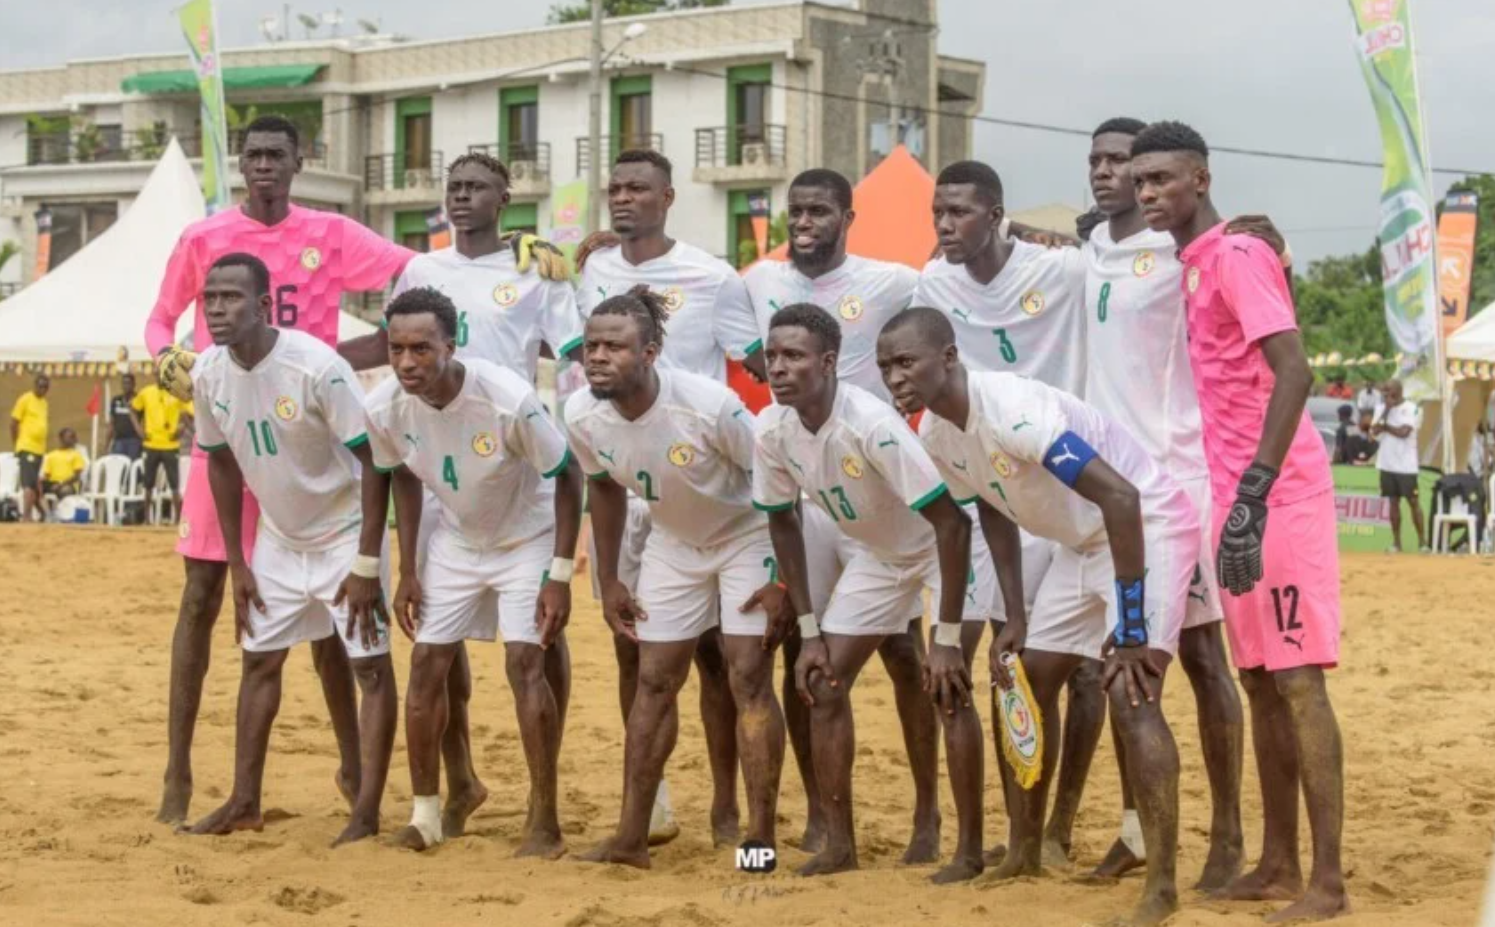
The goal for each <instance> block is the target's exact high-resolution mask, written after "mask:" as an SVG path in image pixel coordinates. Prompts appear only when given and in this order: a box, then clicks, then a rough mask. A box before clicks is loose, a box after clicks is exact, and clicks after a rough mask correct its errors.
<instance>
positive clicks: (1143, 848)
mask: <svg viewBox="0 0 1495 927" xmlns="http://www.w3.org/2000/svg"><path fill="white" fill-rule="evenodd" d="M1121 842H1122V843H1124V844H1126V848H1127V849H1128V850H1131V851H1132V855H1133V856H1135V857H1137V859H1139V860H1143V859H1147V842H1146V841H1145V840H1143V839H1142V819H1141V818H1139V817H1137V812H1135V811H1123V812H1121Z"/></svg>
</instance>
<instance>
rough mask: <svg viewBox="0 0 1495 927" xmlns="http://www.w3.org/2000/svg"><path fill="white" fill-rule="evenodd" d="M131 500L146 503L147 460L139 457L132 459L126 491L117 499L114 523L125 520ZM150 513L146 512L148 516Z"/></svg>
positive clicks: (119, 523) (120, 522) (118, 523)
mask: <svg viewBox="0 0 1495 927" xmlns="http://www.w3.org/2000/svg"><path fill="white" fill-rule="evenodd" d="M130 502H139V503H141V504H142V505H144V503H145V460H144V458H141V457H137V458H135V459H134V460H132V461H130V472H129V474H128V475H127V476H126V479H125V491H124V492H123V493H121V494H120V496H119V498H118V499H117V500H116V501H115V503H114V505H115V512H114V522H113V524H116V525H122V524H124V522H125V505H126V504H127V503H130ZM149 514H150V513H148V512H147V513H146V515H147V517H148V516H149Z"/></svg>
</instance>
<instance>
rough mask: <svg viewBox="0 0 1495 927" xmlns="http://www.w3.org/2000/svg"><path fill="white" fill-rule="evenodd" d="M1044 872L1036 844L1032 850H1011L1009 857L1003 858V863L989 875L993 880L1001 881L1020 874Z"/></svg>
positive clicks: (1034, 874) (1040, 873)
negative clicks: (1025, 851)
mask: <svg viewBox="0 0 1495 927" xmlns="http://www.w3.org/2000/svg"><path fill="white" fill-rule="evenodd" d="M1042 874H1043V866H1042V865H1041V859H1040V853H1039V850H1038V847H1036V846H1034V847H1033V850H1032V852H1028V853H1019V852H1017V851H1016V850H1009V851H1008V853H1007V857H1006V858H1005V859H1003V860H1002V863H1001V865H999V866H997V868H995V869H993V870H992V873H991V876H990V877H989V878H990V879H991V880H992V881H996V882H1000V881H1003V880H1005V879H1016V878H1018V877H1020V876H1036V875H1042Z"/></svg>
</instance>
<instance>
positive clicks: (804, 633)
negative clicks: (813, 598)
mask: <svg viewBox="0 0 1495 927" xmlns="http://www.w3.org/2000/svg"><path fill="white" fill-rule="evenodd" d="M799 636H800V637H803V638H804V639H805V640H809V639H810V638H813V637H819V636H820V622H818V621H816V620H815V613H814V612H811V613H810V614H808V615H800V616H799Z"/></svg>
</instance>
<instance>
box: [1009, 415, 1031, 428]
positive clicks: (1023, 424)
mask: <svg viewBox="0 0 1495 927" xmlns="http://www.w3.org/2000/svg"><path fill="white" fill-rule="evenodd" d="M1032 427H1033V423H1032V422H1030V421H1028V413H1026V412H1024V413H1023V420H1022V421H1020V422H1018V423H1017V424H1016V425H1013V426H1012V430H1013V431H1022V430H1023V429H1024V428H1032Z"/></svg>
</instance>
